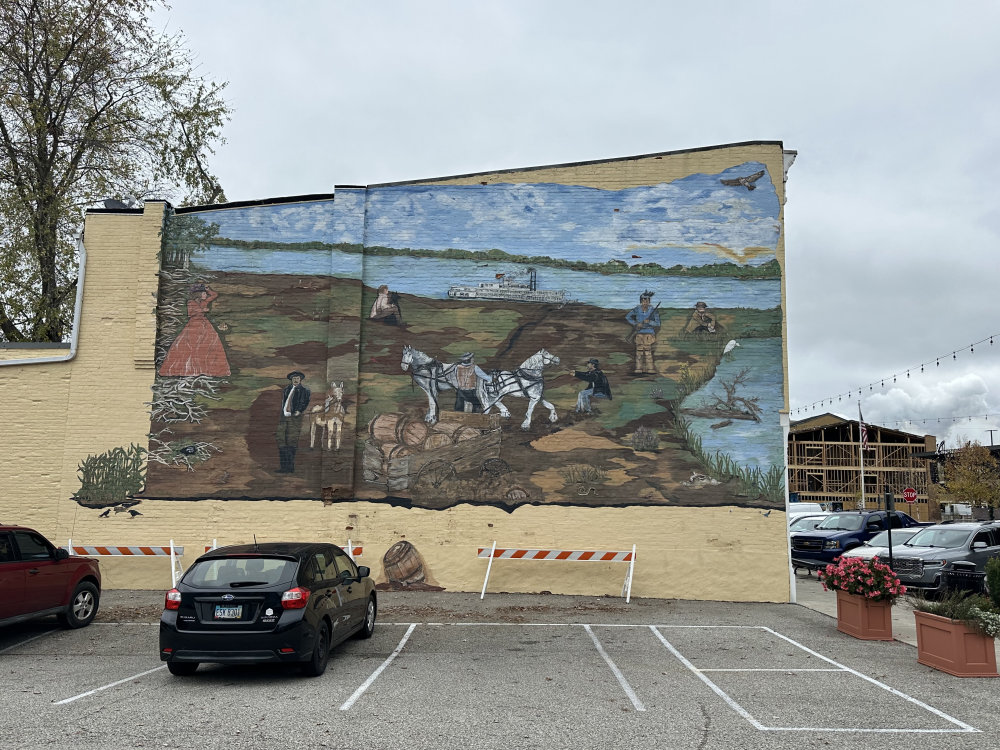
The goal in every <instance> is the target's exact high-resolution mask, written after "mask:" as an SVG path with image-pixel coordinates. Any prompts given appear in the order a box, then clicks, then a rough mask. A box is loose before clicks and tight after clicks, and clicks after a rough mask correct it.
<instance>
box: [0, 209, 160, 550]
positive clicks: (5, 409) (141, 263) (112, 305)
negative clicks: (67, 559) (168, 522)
mask: <svg viewBox="0 0 1000 750" xmlns="http://www.w3.org/2000/svg"><path fill="white" fill-rule="evenodd" d="M164 207H165V204H163V203H159V202H155V203H149V204H147V205H146V207H145V211H144V212H143V213H142V214H136V213H129V214H91V215H89V216H88V217H87V222H86V228H85V232H84V245H85V246H86V248H87V266H86V277H85V281H84V294H83V306H82V322H81V324H80V332H79V344H78V350H77V354H76V357H75V358H74V359H72V360H70V361H67V362H60V363H52V364H25V365H12V366H6V367H3V368H0V424H2V425H3V429H2V430H0V451H2V452H3V455H5V456H6V457H7V458H6V461H5V463H6V469H5V474H6V475H7V481H6V482H5V491H4V492H3V493H2V494H0V520H3V521H5V522H8V523H21V524H25V525H28V526H32V527H34V528H37V529H38V530H39V531H41V532H42V533H44V534H46V535H47V536H48V537H49V538H50V539H51V540H52V541H54V542H57V543H59V544H65V543H66V541H67V539H68V538H69V537H70V536H73V537H75V538H76V539H77V540H78V541H80V542H81V543H90V544H102V543H116V544H131V543H154V542H153V540H150V539H146V538H145V532H144V531H141V530H139V529H135V530H128V531H125V532H124V533H123V532H121V531H119V530H116V532H115V536H116V537H117V536H118V535H119V534H121V537H120V538H115V539H106V538H104V536H105V534H107V532H108V529H107V528H106V527H104V528H101V527H99V526H98V525H97V524H93V523H91V522H90V521H89V520H88V519H89V516H90V515H95V514H94V513H92V512H91V511H88V510H85V509H83V508H81V507H80V506H79V505H78V504H77V503H76V502H74V501H73V500H71V499H70V498H71V497H72V495H73V493H74V492H75V491H76V490H77V489H78V488H79V485H80V483H79V479H78V478H77V467H78V466H79V463H80V461H81V460H83V459H84V458H86V456H88V455H92V454H93V455H96V454H100V453H103V452H104V451H106V450H108V449H111V448H115V447H117V446H121V445H125V446H127V445H129V444H130V443H138V444H139V445H143V446H145V445H146V435H147V433H148V432H149V416H148V414H147V411H146V407H145V406H144V403H145V402H147V401H149V400H150V390H149V389H150V385H151V383H152V381H153V374H154V371H153V369H152V368H151V366H150V365H151V364H152V352H153V335H154V332H155V328H156V316H155V291H156V288H157V276H156V271H157V262H158V261H157V253H158V252H159V248H160V237H159V233H160V227H161V225H162V220H163V210H164ZM137 334H139V338H138V339H137ZM146 363H149V364H146Z"/></svg>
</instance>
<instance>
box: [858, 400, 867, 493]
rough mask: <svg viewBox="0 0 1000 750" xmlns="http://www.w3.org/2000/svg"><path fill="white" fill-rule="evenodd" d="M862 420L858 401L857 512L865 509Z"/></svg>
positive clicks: (863, 430) (863, 427) (863, 426)
mask: <svg viewBox="0 0 1000 750" xmlns="http://www.w3.org/2000/svg"><path fill="white" fill-rule="evenodd" d="M864 432H865V425H864V418H863V417H862V416H861V402H860V401H858V458H859V460H860V463H861V504H860V505H858V510H864V509H865V444H864V437H863V436H864Z"/></svg>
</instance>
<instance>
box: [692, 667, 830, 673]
mask: <svg viewBox="0 0 1000 750" xmlns="http://www.w3.org/2000/svg"><path fill="white" fill-rule="evenodd" d="M698 671H699V672H784V673H786V674H787V673H788V672H843V673H845V674H849V672H848V671H847V670H846V669H832V668H831V669H817V668H815V667H810V668H808V669H806V668H802V667H784V668H782V669H763V668H756V667H742V668H738V669H737V668H734V669H724V668H722V667H715V668H713V669H699V670H698Z"/></svg>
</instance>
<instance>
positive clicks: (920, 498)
mask: <svg viewBox="0 0 1000 750" xmlns="http://www.w3.org/2000/svg"><path fill="white" fill-rule="evenodd" d="M865 426H866V428H867V430H868V448H867V449H866V450H865V455H864V474H865V480H864V481H865V483H864V496H865V507H867V508H882V507H883V506H884V495H885V489H886V487H887V486H888V488H889V489H890V490H891V491H892V493H893V494H894V495H895V497H896V503H897V510H909V512H910V515H912V516H914V517H915V518H917V519H919V520H922V521H928V520H930V512H929V506H928V504H927V489H928V486H929V485H930V483H931V474H930V461H929V460H928V459H927V458H926V457H922V456H921V457H918V456H917V455H916V454H920V453H923V454H926V452H928V451H933V450H934V449H935V447H936V443H935V439H934V436H933V435H913V434H911V433H908V432H900V431H899V430H890V429H888V428H886V427H879V426H878V425H873V424H867V423H866V424H865ZM860 442H861V441H860V425H859V423H858V421H857V420H856V419H855V420H850V419H844V418H842V417H838V416H837V415H835V414H829V413H827V414H820V415H818V416H815V417H811V418H810V419H803V420H800V421H797V422H792V423H791V425H790V429H789V433H788V491H789V494H796V495H798V499H799V500H800V501H802V502H811V503H823V507H825V508H828V509H830V510H833V509H843V510H854V509H856V508H858V506H859V504H860V501H861V459H860V447H861V446H860ZM907 487H912V488H913V489H915V490H916V491H917V501H916V502H915V503H913V504H912V505H910V506H909V508H908V509H907V507H906V506H907V503H905V502H903V501H902V494H903V490H904V489H906V488H907Z"/></svg>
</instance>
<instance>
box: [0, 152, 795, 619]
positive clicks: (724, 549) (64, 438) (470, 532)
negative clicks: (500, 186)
mask: <svg viewBox="0 0 1000 750" xmlns="http://www.w3.org/2000/svg"><path fill="white" fill-rule="evenodd" d="M749 160H755V161H760V162H762V163H764V164H766V165H767V167H768V170H769V172H770V174H771V175H772V178H773V180H774V183H775V187H776V189H777V191H778V197H779V200H780V202H781V203H782V204H783V203H784V186H783V184H782V182H781V180H780V179H779V175H782V174H783V162H782V149H781V146H780V144H751V145H747V146H741V147H737V148H733V149H707V150H704V151H696V152H691V153H687V154H675V155H670V156H663V157H662V158H661V157H646V158H642V159H631V160H623V161H613V162H605V163H600V164H588V165H577V166H565V167H551V168H544V169H534V170H526V171H517V170H514V171H509V172H504V173H497V174H484V175H478V176H467V177H463V178H460V179H451V180H438V181H434V180H429V181H426V182H427V184H435V183H437V184H443V183H445V182H450V183H454V184H460V183H473V184H476V183H480V182H512V181H515V182H516V181H522V182H561V183H566V184H573V185H586V186H594V187H601V188H622V187H628V186H634V185H644V184H655V183H658V182H663V181H669V180H671V179H675V178H678V177H681V176H684V175H687V174H690V173H692V172H706V173H712V172H718V171H720V170H721V169H723V168H725V167H728V166H731V165H732V164H734V163H738V162H740V161H749ZM163 210H164V205H163V204H161V203H151V204H147V205H146V207H145V210H144V212H143V213H142V214H141V215H140V214H120V215H118V214H111V215H109V214H96V215H90V216H88V219H87V227H86V235H85V243H86V246H87V250H88V258H89V260H88V267H87V281H86V287H85V298H84V305H83V325H82V329H81V335H80V345H79V352H78V354H77V357H76V359H75V360H73V361H72V362H68V363H63V364H55V365H22V366H15V367H4V368H0V420H2V422H3V424H4V429H3V430H2V432H0V450H3V452H4V455H6V456H8V457H9V459H8V462H7V468H6V470H5V474H6V477H7V482H6V485H7V487H6V492H5V493H3V494H2V495H0V520H4V521H13V522H21V523H25V524H28V525H32V526H34V527H35V528H38V529H39V530H40V531H42V532H43V533H45V534H47V535H49V536H50V538H52V539H53V540H54V541H57V542H58V543H61V544H64V543H65V541H66V540H67V539H68V538H70V537H72V539H73V540H74V542H75V543H77V544H158V545H163V544H167V543H168V542H169V541H170V540H171V539H172V540H174V542H175V543H176V544H178V545H183V546H184V547H185V548H186V554H185V557H184V562H185V564H190V562H192V561H193V560H194V558H195V557H196V555H197V554H199V553H200V552H201V550H202V549H203V548H204V546H205V545H207V544H210V543H211V542H212V540H213V539H218V541H219V543H220V544H229V543H242V542H249V541H252V539H253V537H254V535H256V538H257V539H258V540H260V541H277V540H283V539H287V540H291V539H303V538H308V539H322V540H328V541H332V542H335V543H338V544H344V545H346V543H347V541H348V539H350V540H351V541H352V542H353V543H354V544H355V545H361V546H363V547H364V550H365V551H364V553H363V555H362V556H361V557H360V558H359V562H360V563H361V564H366V565H369V566H371V567H372V569H373V572H374V574H375V575H376V576H379V577H381V578H382V579H383V580H384V578H385V576H384V570H383V567H382V562H381V561H382V555H383V554H384V552H385V551H386V550H388V549H389V548H390V547H391V546H392V545H394V544H396V543H397V542H399V541H401V540H406V541H408V542H411V543H412V544H413V545H414V546H415V547H416V548H417V550H419V552H420V555H421V557H422V558H423V561H424V563H425V570H426V574H427V581H428V582H429V583H431V584H434V585H437V586H441V587H443V588H445V589H448V590H463V591H478V590H479V589H480V587H481V586H482V582H483V577H484V575H485V572H486V563H487V561H486V560H484V559H479V558H478V557H477V556H476V549H477V547H478V546H486V547H488V546H489V545H490V544H491V543H492V542H493V541H496V542H497V543H498V545H499V546H506V547H531V548H556V549H610V550H628V549H631V546H632V545H633V544H635V545H636V546H637V548H638V557H637V562H636V568H635V578H634V584H633V595H634V596H637V597H668V598H692V599H714V600H737V601H787V600H788V598H789V575H788V573H789V571H788V547H787V535H786V524H785V516H784V514H783V513H781V512H778V511H775V512H772V513H770V514H769V515H764V513H762V512H761V511H760V510H757V509H755V508H746V507H737V506H733V507H722V508H701V507H680V506H679V507H670V506H667V507H648V506H647V507H639V506H635V507H625V508H584V507H557V506H544V507H542V506H531V505H527V506H522V507H519V508H518V509H516V510H515V511H513V512H511V513H508V512H505V511H503V510H500V509H498V508H494V507H481V506H471V505H459V506H456V507H454V508H450V509H448V510H443V511H432V510H423V509H408V508H404V507H393V506H390V505H387V504H382V503H370V502H339V503H334V504H332V505H324V504H323V503H320V502H317V501H315V500H311V501H306V500H292V501H266V500H265V501H260V500H255V501H241V500H225V501H222V500H210V499H209V500H199V501H153V500H145V501H143V503H142V505H141V506H139V507H138V509H139V510H140V511H142V512H143V515H140V516H135V517H132V516H130V515H129V514H127V513H113V514H111V515H110V516H109V517H107V518H101V517H100V516H99V512H100V511H99V510H98V509H89V508H83V507H81V506H80V505H78V504H77V503H76V502H74V501H73V500H71V499H70V498H71V496H72V494H73V492H74V491H75V490H76V489H77V488H78V487H79V480H78V478H77V471H76V469H77V466H78V464H79V462H80V461H81V460H82V459H83V458H85V457H86V456H87V455H90V454H95V455H96V454H99V453H102V452H104V451H106V450H108V449H111V448H114V447H117V446H128V445H129V444H130V443H133V442H135V443H139V444H140V445H143V446H145V445H146V434H147V432H148V430H149V420H148V413H147V407H146V405H145V402H147V401H149V399H150V385H151V384H152V382H153V377H154V370H153V369H152V363H153V346H154V338H155V315H154V312H153V301H154V297H153V295H154V294H155V291H156V269H157V251H158V249H159V242H160V236H159V234H160V227H161V225H162V221H163ZM778 260H779V262H780V263H781V264H782V267H784V237H783V233H782V236H781V238H780V239H779V244H778ZM782 300H784V289H783V288H782ZM783 307H784V305H783ZM785 382H786V383H787V364H786V366H785ZM785 408H786V410H787V385H786V393H785ZM782 421H783V424H785V425H786V429H787V418H784V417H783V420H782ZM154 509H155V512H154ZM102 569H103V570H104V573H105V585H106V587H109V588H166V587H168V585H169V582H170V570H169V565H168V562H167V560H166V559H165V558H155V559H110V560H109V559H107V558H105V559H104V560H103V561H102ZM626 571H627V566H626V565H624V564H606V563H565V562H534V561H506V560H500V561H497V562H496V563H495V564H494V566H493V572H492V575H491V580H490V585H489V591H528V592H533V591H552V592H557V593H570V594H608V595H618V594H619V593H620V592H621V588H622V582H623V579H624V577H625V573H626Z"/></svg>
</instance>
